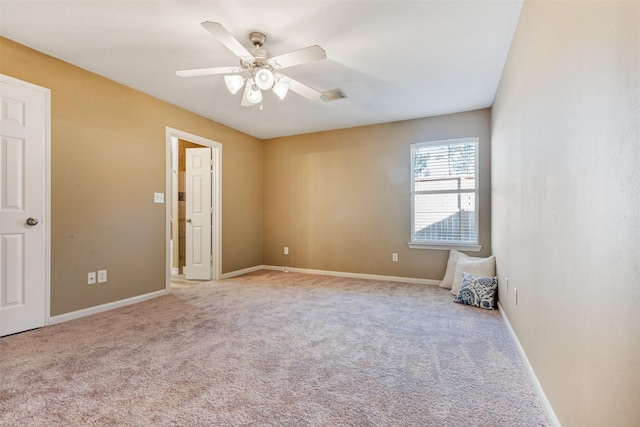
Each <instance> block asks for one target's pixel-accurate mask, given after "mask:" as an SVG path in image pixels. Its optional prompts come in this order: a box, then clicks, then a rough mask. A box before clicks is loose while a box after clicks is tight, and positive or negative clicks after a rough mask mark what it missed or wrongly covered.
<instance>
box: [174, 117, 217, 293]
mask: <svg viewBox="0 0 640 427" xmlns="http://www.w3.org/2000/svg"><path fill="white" fill-rule="evenodd" d="M166 139H167V142H166V143H167V147H166V151H167V153H166V156H167V159H166V164H167V181H166V188H167V206H166V207H167V209H166V273H165V275H166V289H167V290H169V289H170V287H171V281H172V277H173V278H176V279H177V280H175V281H176V282H180V281H185V280H186V278H185V276H184V271H183V267H184V266H185V263H186V258H187V256H186V255H187V252H188V249H187V244H186V235H185V232H187V233H188V231H186V230H188V229H187V226H191V223H187V221H188V220H189V219H191V218H186V213H185V212H184V210H182V213H181V209H180V208H181V207H182V208H183V209H184V208H185V203H184V201H185V200H186V194H185V190H186V188H185V185H184V183H185V173H186V171H184V170H182V169H185V159H184V156H185V153H186V149H193V148H196V147H198V148H203V147H206V148H209V149H210V151H211V190H210V191H211V194H210V195H209V194H206V196H210V200H211V203H210V205H211V212H210V213H211V215H210V218H211V222H210V226H211V227H210V230H207V231H206V233H207V234H206V235H205V236H204V237H206V240H207V241H210V244H209V243H206V244H204V246H202V247H205V248H206V249H207V250H208V251H210V253H206V254H205V255H206V262H207V269H208V268H209V267H210V269H211V275H210V276H209V277H210V279H211V280H219V279H220V276H221V268H222V144H220V143H219V142H216V141H213V140H210V139H207V138H203V137H200V136H198V135H193V134H190V133H187V132H184V131H181V130H178V129H173V128H169V127H167V128H166ZM181 157H182V158H181ZM181 178H182V179H181ZM181 193H182V194H181ZM181 200H182V201H181ZM181 205H182V206H181ZM181 221H182V222H181ZM181 230H182V233H180V231H181ZM181 237H182V239H181ZM202 237H203V236H202V235H201V236H199V237H198V236H196V239H199V238H202ZM181 249H182V250H181ZM203 253H205V252H204V251H203ZM200 255H202V254H200ZM198 256H199V255H196V257H198Z"/></svg>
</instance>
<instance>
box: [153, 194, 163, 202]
mask: <svg viewBox="0 0 640 427" xmlns="http://www.w3.org/2000/svg"><path fill="white" fill-rule="evenodd" d="M153 203H164V193H153Z"/></svg>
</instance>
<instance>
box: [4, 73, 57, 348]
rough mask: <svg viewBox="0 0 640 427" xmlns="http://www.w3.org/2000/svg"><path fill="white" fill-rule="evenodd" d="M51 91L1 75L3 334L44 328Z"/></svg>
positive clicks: (46, 278)
mask: <svg viewBox="0 0 640 427" xmlns="http://www.w3.org/2000/svg"><path fill="white" fill-rule="evenodd" d="M48 120H49V91H48V89H44V88H40V87H37V86H34V85H30V84H29V83H25V82H21V81H19V80H16V79H13V78H10V77H6V76H0V138H1V140H2V143H1V146H0V336H4V335H9V334H13V333H16V332H21V331H26V330H28V329H33V328H38V327H40V326H44V325H45V321H46V317H47V316H46V300H47V298H46V294H47V280H48V274H47V272H46V270H47V265H48V263H47V253H48V251H47V245H48V239H47V232H46V230H47V224H46V222H45V219H46V214H47V209H46V188H47V179H48V178H47V170H48V169H47V167H48V166H47V147H48Z"/></svg>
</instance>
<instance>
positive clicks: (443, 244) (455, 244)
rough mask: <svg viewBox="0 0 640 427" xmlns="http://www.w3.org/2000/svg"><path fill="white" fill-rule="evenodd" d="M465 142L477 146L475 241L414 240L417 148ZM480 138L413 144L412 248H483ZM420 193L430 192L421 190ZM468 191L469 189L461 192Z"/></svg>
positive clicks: (464, 249)
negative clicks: (415, 158)
mask: <svg viewBox="0 0 640 427" xmlns="http://www.w3.org/2000/svg"><path fill="white" fill-rule="evenodd" d="M464 143H473V144H474V147H475V180H474V181H475V188H474V193H475V224H476V241H475V242H463V241H452V240H425V241H414V240H413V230H414V226H415V214H416V212H415V195H416V190H415V187H416V186H415V168H414V154H415V152H416V150H417V149H418V148H420V147H425V146H436V145H453V144H464ZM479 166H480V139H479V138H478V137H468V138H457V139H445V140H439V141H427V142H416V143H413V144H411V230H410V234H409V236H410V238H411V239H410V241H409V243H408V245H409V247H410V248H412V249H442V250H449V249H459V250H463V251H469V252H478V251H480V250H481V249H482V246H481V245H480V218H479V217H480V215H479V214H480V209H479V208H480V167H479ZM418 193H427V194H428V193H429V192H428V191H427V192H423V191H420V192H418ZM461 193H468V191H465V192H461Z"/></svg>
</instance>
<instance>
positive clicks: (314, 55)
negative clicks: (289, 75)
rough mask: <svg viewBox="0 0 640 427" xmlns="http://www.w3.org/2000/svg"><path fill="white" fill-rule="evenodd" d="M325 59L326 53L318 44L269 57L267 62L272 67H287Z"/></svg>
mask: <svg viewBox="0 0 640 427" xmlns="http://www.w3.org/2000/svg"><path fill="white" fill-rule="evenodd" d="M321 59H327V53H326V52H325V51H324V49H323V48H321V47H320V46H318V45H313V46H309V47H305V48H303V49H299V50H295V51H293V52H289V53H285V54H283V55H278V56H274V57H273V58H269V61H268V62H269V64H271V66H273V67H274V68H278V69H280V68H287V67H293V66H294V65H300V64H306V63H308V62H313V61H319V60H321Z"/></svg>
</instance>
